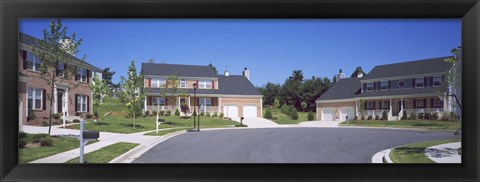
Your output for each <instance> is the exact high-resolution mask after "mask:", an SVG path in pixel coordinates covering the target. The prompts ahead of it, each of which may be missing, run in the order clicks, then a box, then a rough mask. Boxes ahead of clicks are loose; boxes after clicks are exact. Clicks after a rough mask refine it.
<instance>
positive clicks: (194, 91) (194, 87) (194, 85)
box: [193, 83, 199, 129]
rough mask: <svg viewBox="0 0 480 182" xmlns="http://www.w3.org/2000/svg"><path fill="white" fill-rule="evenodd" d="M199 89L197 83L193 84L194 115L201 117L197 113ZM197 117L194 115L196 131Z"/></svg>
mask: <svg viewBox="0 0 480 182" xmlns="http://www.w3.org/2000/svg"><path fill="white" fill-rule="evenodd" d="M197 87H198V85H197V83H194V84H193V113H194V114H196V115H199V114H198V113H197ZM196 115H193V128H194V129H195V127H196V123H197V121H196V118H197V116H196Z"/></svg>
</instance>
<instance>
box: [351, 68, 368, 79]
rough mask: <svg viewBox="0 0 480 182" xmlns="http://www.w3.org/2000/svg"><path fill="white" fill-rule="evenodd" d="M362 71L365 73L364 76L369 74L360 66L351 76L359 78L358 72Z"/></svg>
mask: <svg viewBox="0 0 480 182" xmlns="http://www.w3.org/2000/svg"><path fill="white" fill-rule="evenodd" d="M360 73H361V74H363V76H365V75H367V74H365V72H363V70H362V67H361V66H358V67H357V68H356V69H355V71H354V72H353V73H352V75H351V76H350V77H351V78H358V74H360Z"/></svg>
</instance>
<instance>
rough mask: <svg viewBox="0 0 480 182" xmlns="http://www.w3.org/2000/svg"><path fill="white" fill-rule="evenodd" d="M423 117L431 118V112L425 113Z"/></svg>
mask: <svg viewBox="0 0 480 182" xmlns="http://www.w3.org/2000/svg"><path fill="white" fill-rule="evenodd" d="M424 117H425V119H426V120H431V118H432V114H430V113H425V115H424Z"/></svg>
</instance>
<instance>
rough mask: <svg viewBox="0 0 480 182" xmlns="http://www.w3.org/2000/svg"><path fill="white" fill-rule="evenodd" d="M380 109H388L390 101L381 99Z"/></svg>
mask: <svg viewBox="0 0 480 182" xmlns="http://www.w3.org/2000/svg"><path fill="white" fill-rule="evenodd" d="M382 109H390V101H388V100H384V101H382Z"/></svg>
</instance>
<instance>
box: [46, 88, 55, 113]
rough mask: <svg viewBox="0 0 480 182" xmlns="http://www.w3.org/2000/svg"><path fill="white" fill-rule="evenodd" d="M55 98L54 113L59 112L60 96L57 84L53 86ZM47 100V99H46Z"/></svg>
mask: <svg viewBox="0 0 480 182" xmlns="http://www.w3.org/2000/svg"><path fill="white" fill-rule="evenodd" d="M53 98H54V100H55V101H54V104H53V110H54V113H58V97H57V85H55V86H54V87H53ZM44 102H45V101H44Z"/></svg>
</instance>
